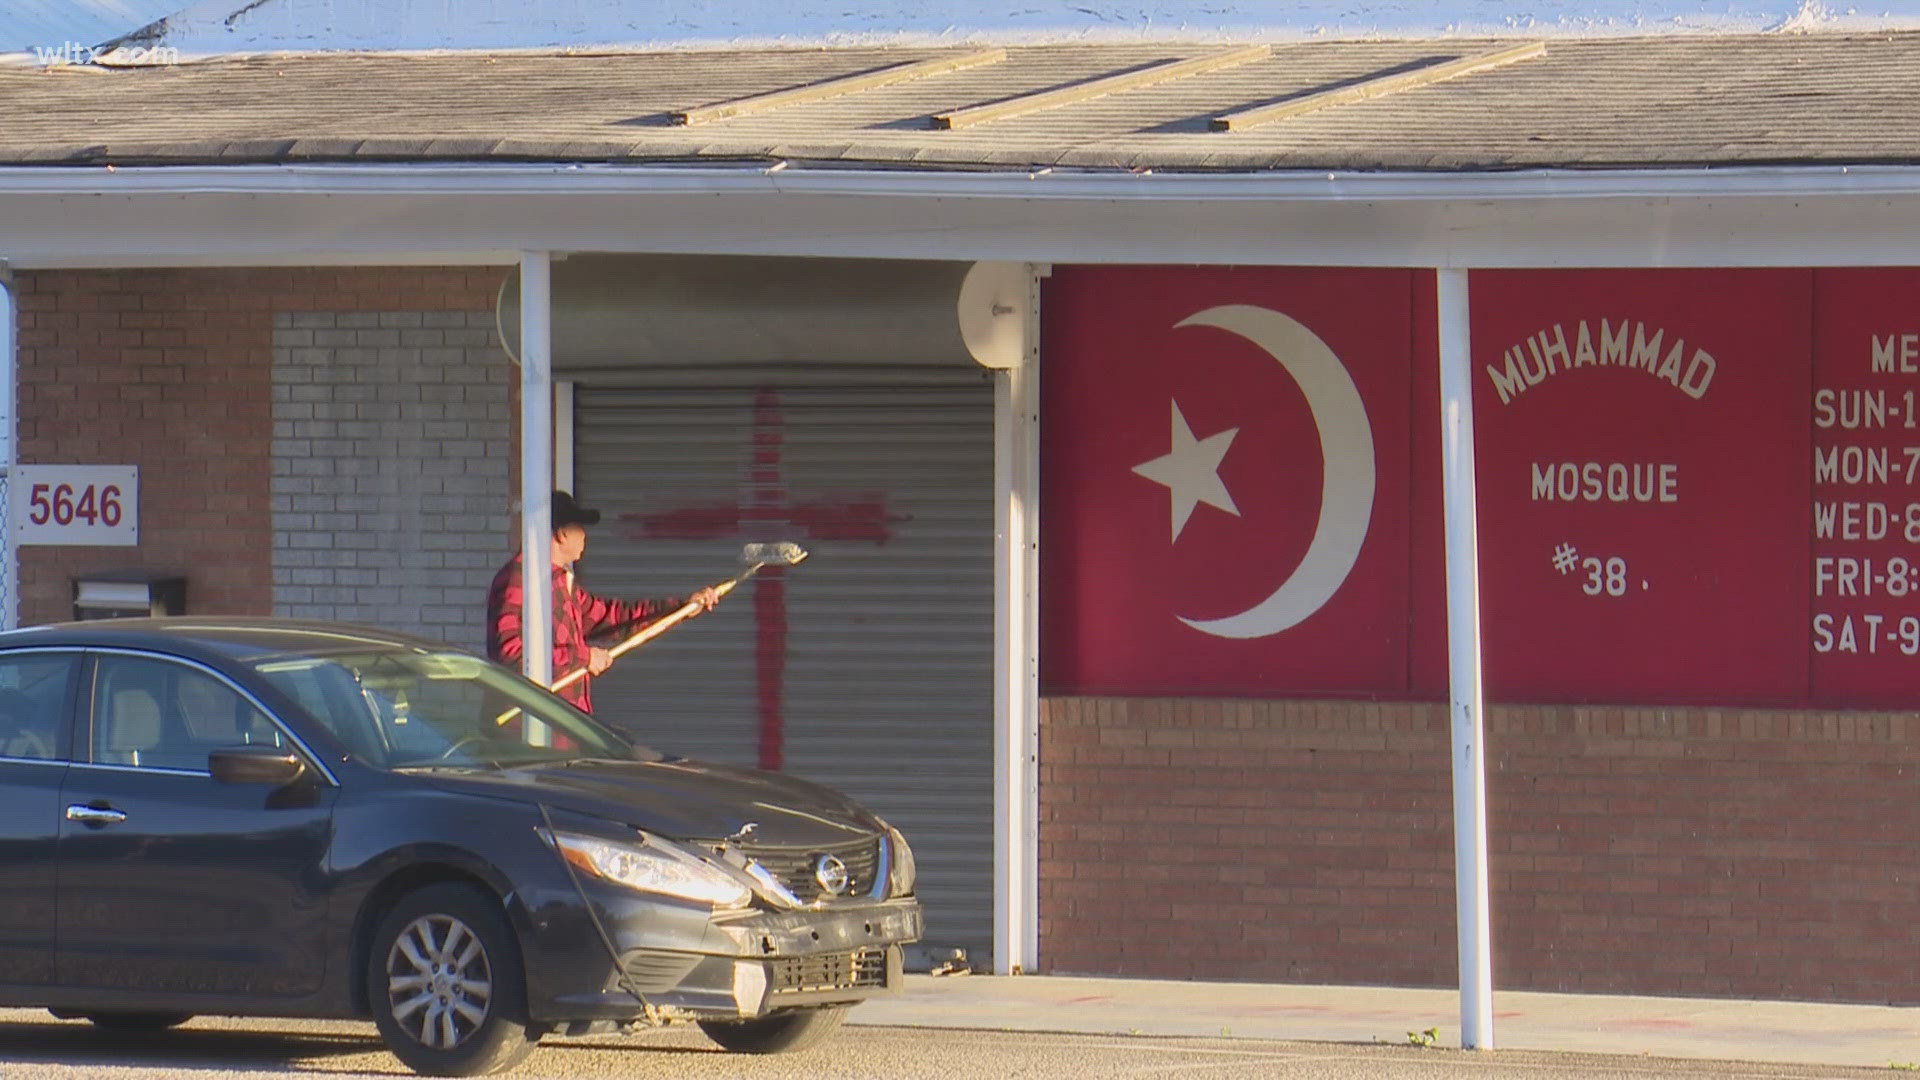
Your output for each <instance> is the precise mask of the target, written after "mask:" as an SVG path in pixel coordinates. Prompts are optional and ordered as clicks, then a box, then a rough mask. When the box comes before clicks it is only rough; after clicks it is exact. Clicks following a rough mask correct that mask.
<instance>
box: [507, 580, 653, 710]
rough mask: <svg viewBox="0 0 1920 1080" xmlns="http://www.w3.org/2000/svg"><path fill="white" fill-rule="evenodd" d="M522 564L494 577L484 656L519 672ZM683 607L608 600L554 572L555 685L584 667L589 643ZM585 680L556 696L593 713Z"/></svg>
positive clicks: (590, 678) (590, 681) (590, 691)
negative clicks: (562, 677) (564, 676)
mask: <svg viewBox="0 0 1920 1080" xmlns="http://www.w3.org/2000/svg"><path fill="white" fill-rule="evenodd" d="M520 564H521V559H520V556H518V555H515V556H514V557H513V559H512V560H511V561H509V562H508V563H507V565H505V566H503V567H501V568H500V572H499V573H498V574H495V575H494V576H493V586H492V587H491V588H489V589H488V590H487V655H488V656H490V657H492V658H493V659H494V660H496V661H499V662H500V663H503V664H507V665H509V666H512V667H516V668H517V667H519V666H520V657H521V653H522V648H521V643H520V612H521V606H522V605H523V604H524V603H525V601H526V594H525V592H524V586H523V585H522V583H521V569H520ZM684 603H686V601H685V600H682V599H679V598H675V597H664V598H661V599H658V600H608V599H605V598H603V597H598V596H595V595H593V594H592V593H590V592H588V591H587V590H585V589H583V588H581V587H580V586H579V585H577V584H574V583H573V581H572V578H571V575H569V574H568V573H567V570H566V568H565V567H561V566H556V567H554V568H553V677H554V678H555V679H556V680H557V679H559V678H560V677H561V676H563V675H567V674H569V673H571V672H572V671H574V670H575V669H577V668H583V667H586V666H587V657H588V650H589V649H590V648H591V647H592V646H591V645H590V644H589V640H590V639H591V638H595V637H600V636H603V635H616V634H618V635H622V636H624V634H625V633H631V632H632V631H634V630H638V629H639V628H640V627H641V626H642V625H644V624H646V623H649V622H651V621H653V620H654V619H657V618H659V617H660V616H662V615H665V614H667V613H669V612H671V611H673V610H674V609H676V608H678V607H680V606H681V605H682V604H684ZM592 682H593V677H592V676H590V675H589V676H587V677H585V678H583V679H581V680H580V681H578V682H576V683H574V684H573V685H571V686H568V687H565V688H563V689H562V690H561V691H560V696H561V697H564V698H566V699H567V700H568V701H571V702H573V703H574V704H575V705H577V706H579V707H580V708H581V709H583V710H585V711H587V712H592V711H593V691H592V688H591V686H590V685H589V684H590V683H592Z"/></svg>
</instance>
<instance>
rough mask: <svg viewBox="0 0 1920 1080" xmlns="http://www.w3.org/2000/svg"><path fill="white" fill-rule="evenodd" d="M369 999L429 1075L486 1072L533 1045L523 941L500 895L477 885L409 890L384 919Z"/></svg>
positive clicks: (384, 1029)
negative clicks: (520, 945)
mask: <svg viewBox="0 0 1920 1080" xmlns="http://www.w3.org/2000/svg"><path fill="white" fill-rule="evenodd" d="M367 1003H368V1005H369V1006H371V1008H372V1010H373V1021H374V1024H375V1025H376V1026H378V1027H379V1029H380V1037H381V1038H382V1039H384V1040H386V1044H387V1049H389V1050H391V1051H393V1055H394V1056H395V1057H397V1058H399V1059H400V1061H401V1062H402V1063H403V1064H405V1065H406V1066H407V1067H408V1068H410V1069H412V1070H413V1071H415V1072H417V1073H424V1074H426V1075H428V1076H484V1075H486V1074H488V1073H496V1072H501V1071H504V1070H506V1069H511V1068H512V1067H513V1066H514V1065H516V1064H518V1063H519V1062H520V1061H521V1060H522V1059H523V1058H525V1057H526V1056H527V1055H528V1054H529V1053H531V1052H532V1051H533V1047H534V1044H535V1043H536V1042H538V1041H539V1036H538V1035H537V1034H535V1033H533V1032H530V1031H529V1030H528V1026H527V1006H526V988H525V984H524V982H523V981H522V976H521V971H520V950H519V948H518V946H517V943H516V942H515V940H514V936H513V928H512V927H511V926H509V925H508V924H507V918H506V915H505V913H504V912H502V911H501V910H500V904H499V902H498V901H496V900H495V899H494V898H493V897H492V896H489V895H487V894H486V893H483V892H481V891H480V890H479V889H476V888H474V887H473V886H471V885H461V884H454V883H447V884H442V885H429V886H427V887H426V888H423V889H419V890H416V891H414V892H411V893H408V894H407V895H406V896H404V897H402V898H401V899H400V902H399V903H398V904H395V905H394V907H393V910H391V911H389V912H387V914H386V917H385V918H383V919H381V920H380V926H379V928H378V929H377V930H375V931H374V935H373V945H372V951H371V952H370V953H369V954H368V957H367Z"/></svg>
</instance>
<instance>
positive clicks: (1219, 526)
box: [1041, 267, 1431, 694]
mask: <svg viewBox="0 0 1920 1080" xmlns="http://www.w3.org/2000/svg"><path fill="white" fill-rule="evenodd" d="M1413 278H1414V276H1413V275H1412V274H1411V273H1409V272H1406V271H1394V270H1327V269H1270V268H1223V267H1212V268H1186V267H1182V268H1146V267H1072V268H1061V269H1059V270H1057V271H1056V272H1055V274H1054V276H1053V277H1052V278H1051V279H1050V280H1049V281H1048V282H1047V286H1046V293H1045V297H1044V300H1045V302H1044V304H1043V306H1042V310H1043V312H1044V331H1043V333H1044V355H1045V357H1046V359H1045V363H1044V364H1043V365H1042V368H1041V370H1042V376H1041V379H1042V383H1041V385H1042V411H1043V416H1044V418H1045V419H1044V423H1043V424H1042V427H1041V430H1042V439H1043V443H1042V468H1043V483H1042V489H1043V507H1042V512H1041V523H1042V525H1041V527H1042V530H1043V534H1044V536H1043V542H1042V545H1041V557H1042V578H1043V582H1044V585H1043V588H1042V592H1041V596H1042V605H1043V606H1042V640H1043V651H1042V658H1043V665H1044V667H1043V671H1042V682H1043V685H1044V686H1045V687H1046V688H1047V690H1048V691H1049V692H1055V693H1161V692H1181V693H1202V694H1273V693H1326V694H1345V693H1366V694H1374V693H1404V692H1405V691H1406V689H1407V685H1408V674H1407V671H1408V625H1407V624H1408V613H1409V593H1408V527H1407V516H1408V501H1409V490H1408V489H1409V484H1408V470H1409V452H1410V448H1409V444H1408V431H1409V403H1408V397H1409V392H1410V391H1409V387H1410V385H1411V379H1410V352H1411V349H1412V331H1411V325H1410V304H1411V289H1412V285H1413ZM1426 280H1428V281H1429V282H1430V281H1431V278H1430V277H1428V278H1427V279H1426Z"/></svg>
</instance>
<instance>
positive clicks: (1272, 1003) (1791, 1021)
mask: <svg viewBox="0 0 1920 1080" xmlns="http://www.w3.org/2000/svg"><path fill="white" fill-rule="evenodd" d="M849 1023H853V1024H866V1025H877V1026H897V1027H941V1028H984V1029H989V1030H1006V1031H1057V1032H1076V1033H1087V1034H1121V1035H1126V1034H1135V1035H1198V1036H1210V1037H1215V1038H1217V1037H1220V1036H1223V1035H1225V1036H1231V1037H1237V1038H1258V1039H1289V1040H1304V1041H1312V1042H1351V1043H1373V1042H1386V1043H1398V1044H1403V1045H1404V1044H1405V1043H1406V1042H1407V1041H1408V1039H1407V1036H1408V1033H1409V1032H1423V1031H1425V1030H1427V1029H1428V1028H1438V1029H1439V1035H1440V1037H1439V1040H1438V1045H1441V1046H1459V1045H1460V997H1459V994H1458V993H1457V992H1455V991H1451V990H1398V989H1390V988H1381V987H1364V986H1284V985H1273V984H1265V983H1207V982H1164V981H1157V980H1146V979H1090V978H1075V977H1068V976H1048V975H1029V976H1020V977H1013V978H1008V977H1003V976H991V975H959V976H934V975H909V976H907V985H906V989H905V991H904V992H903V993H901V994H898V995H894V996H891V997H887V998H882V999H878V1000H875V1001H870V1002H867V1003H866V1004H864V1005H861V1006H860V1007H859V1008H857V1009H855V1010H854V1011H853V1014H852V1016H851V1017H850V1019H849ZM1494 1045H1495V1046H1496V1047H1498V1048H1500V1049H1507V1050H1561V1051H1580V1052H1587V1053H1602V1054H1650V1055H1653V1056H1655V1057H1678V1058H1705V1059H1716V1060H1730V1061H1769V1062H1792V1063H1801V1064H1811V1065H1862V1066H1869V1067H1877V1068H1886V1067H1887V1066H1889V1065H1891V1064H1899V1065H1906V1064H1910V1063H1920V1008H1896V1007H1891V1006H1882V1005H1816V1004H1801V1003H1793V1002H1773V1001H1721V1000H1711V999H1695V998H1649V997H1605V996H1598V995H1588V994H1540V993H1521V992H1502V993H1496V994H1495V995H1494Z"/></svg>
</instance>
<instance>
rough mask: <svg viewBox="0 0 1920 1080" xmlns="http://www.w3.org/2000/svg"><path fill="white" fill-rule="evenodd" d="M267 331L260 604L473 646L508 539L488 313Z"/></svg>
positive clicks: (500, 374)
mask: <svg viewBox="0 0 1920 1080" xmlns="http://www.w3.org/2000/svg"><path fill="white" fill-rule="evenodd" d="M273 338H274V340H273V346H274V347H273V486H272V495H273V544H274V552H273V583H274V584H273V606H274V613H275V614H276V615H282V616H287V617H292V618H313V619H340V620H345V621H349V622H361V623H369V624H372V625H376V626H382V627H385V628H388V629H393V630H405V631H408V632H411V633H416V634H420V635H421V636H423V637H428V638H434V639H438V640H443V641H448V642H451V643H453V644H456V645H462V646H466V647H469V648H476V649H477V648H479V647H480V646H481V645H482V643H483V642H484V639H485V637H484V635H485V622H486V618H485V616H486V591H487V584H488V582H489V581H491V580H492V578H493V574H494V571H495V570H497V569H498V568H499V566H500V564H501V563H502V562H504V561H505V560H506V558H507V557H508V556H509V555H510V554H511V553H512V550H513V543H514V537H513V535H512V532H511V529H512V517H511V514H510V511H511V508H512V503H513V492H512V490H511V484H510V475H511V473H510V466H511V463H512V459H513V455H514V453H515V449H514V445H513V442H512V435H513V427H512V420H513V415H512V409H513V399H512V396H511V393H510V391H511V388H512V384H513V380H514V379H516V378H517V377H518V372H517V371H516V369H515V368H514V367H513V365H512V363H511V362H510V361H508V359H507V358H506V355H505V354H504V353H503V352H501V350H500V348H499V346H498V345H497V344H495V343H494V333H493V314H492V313H491V312H487V311H470V312H458V311H456V312H379V313H375V312H336V313H324V312H317V313H301V314H291V315H288V314H282V315H278V316H276V317H275V320H274V333H273Z"/></svg>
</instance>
